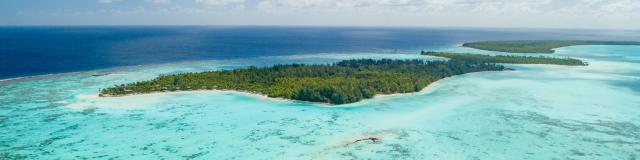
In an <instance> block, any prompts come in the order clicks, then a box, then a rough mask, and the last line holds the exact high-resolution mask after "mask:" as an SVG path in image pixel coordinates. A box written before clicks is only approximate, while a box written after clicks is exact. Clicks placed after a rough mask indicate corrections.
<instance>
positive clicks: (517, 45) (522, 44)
mask: <svg viewBox="0 0 640 160" xmlns="http://www.w3.org/2000/svg"><path fill="white" fill-rule="evenodd" d="M576 45H640V42H632V41H579V40H516V41H482V42H472V43H465V44H463V45H462V46H464V47H469V48H475V49H481V50H487V51H498V52H509V53H554V52H555V51H554V50H553V49H555V48H560V47H568V46H576Z"/></svg>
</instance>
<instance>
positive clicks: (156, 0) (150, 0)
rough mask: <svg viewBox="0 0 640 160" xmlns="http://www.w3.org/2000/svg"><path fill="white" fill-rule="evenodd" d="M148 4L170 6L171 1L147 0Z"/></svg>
mask: <svg viewBox="0 0 640 160" xmlns="http://www.w3.org/2000/svg"><path fill="white" fill-rule="evenodd" d="M146 1H147V2H151V3H155V4H169V3H171V0H146Z"/></svg>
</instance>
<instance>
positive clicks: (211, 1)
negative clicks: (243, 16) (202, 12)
mask: <svg viewBox="0 0 640 160" xmlns="http://www.w3.org/2000/svg"><path fill="white" fill-rule="evenodd" d="M195 2H196V3H199V4H204V5H210V6H226V5H242V6H244V4H245V0H195Z"/></svg>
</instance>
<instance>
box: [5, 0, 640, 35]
mask: <svg viewBox="0 0 640 160" xmlns="http://www.w3.org/2000/svg"><path fill="white" fill-rule="evenodd" d="M0 25H310V26H317V25H322V26H427V27H438V26H458V27H519V28H522V27H524V28H614V29H640V0H0Z"/></svg>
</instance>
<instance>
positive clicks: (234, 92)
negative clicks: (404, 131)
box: [82, 78, 448, 106]
mask: <svg viewBox="0 0 640 160" xmlns="http://www.w3.org/2000/svg"><path fill="white" fill-rule="evenodd" d="M446 79H448V78H443V79H440V80H438V81H436V82H433V83H431V84H429V85H428V86H427V87H425V88H423V89H421V90H420V91H418V92H411V93H394V94H376V95H374V96H373V97H372V98H369V99H363V100H361V101H359V102H355V103H360V102H364V101H368V100H373V99H377V98H383V97H395V96H405V95H415V94H426V93H429V92H430V91H433V89H434V88H435V87H437V86H438V85H439V83H440V81H442V80H446ZM199 93H230V94H243V95H250V96H255V97H257V98H259V99H266V100H272V101H279V102H294V103H308V104H319V105H325V106H338V105H336V104H331V103H321V102H308V101H300V100H293V99H286V98H278V97H269V96H267V95H265V94H261V93H257V92H248V91H238V90H192V91H171V92H153V93H144V94H132V95H126V96H107V97H100V96H98V94H92V95H85V96H82V97H83V98H104V99H113V98H121V97H129V98H131V97H148V96H158V95H175V94H199ZM345 105H346V104H345Z"/></svg>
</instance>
